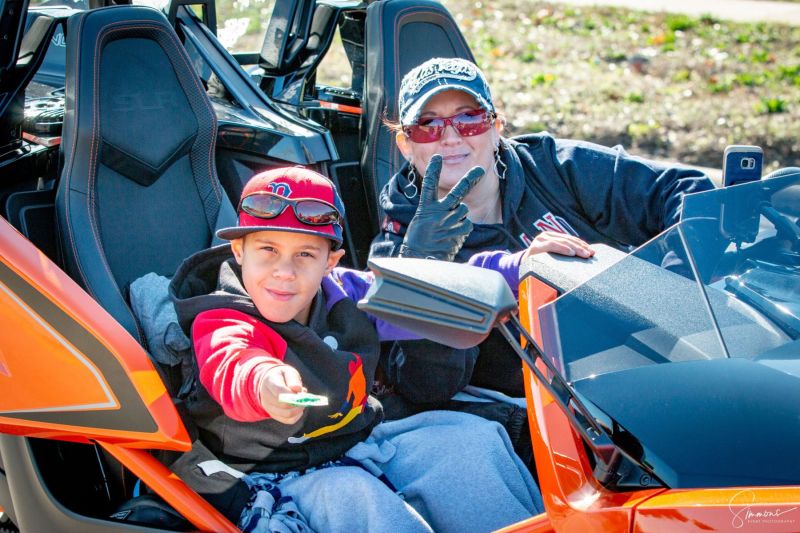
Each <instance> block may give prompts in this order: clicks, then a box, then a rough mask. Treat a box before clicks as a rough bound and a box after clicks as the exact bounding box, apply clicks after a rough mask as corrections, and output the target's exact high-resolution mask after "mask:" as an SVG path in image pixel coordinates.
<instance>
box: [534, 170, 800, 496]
mask: <svg viewBox="0 0 800 533" xmlns="http://www.w3.org/2000/svg"><path fill="white" fill-rule="evenodd" d="M798 215H800V173H797V174H795V175H790V176H786V177H782V178H776V179H770V180H766V181H763V182H754V183H750V184H745V185H738V186H735V187H729V188H725V189H716V190H713V191H708V192H704V193H699V194H695V195H691V196H689V197H687V198H686V200H685V204H684V213H683V218H682V220H681V222H680V223H679V224H677V225H676V226H674V227H672V228H670V229H669V230H667V231H665V232H664V233H662V234H661V235H660V236H658V237H657V238H655V239H653V240H651V241H650V242H648V243H647V244H645V245H644V246H642V247H641V248H639V249H638V250H636V251H635V252H633V253H632V254H630V255H629V256H627V257H626V258H625V259H623V260H622V261H620V262H618V263H616V264H615V265H613V266H611V267H610V268H608V269H607V270H605V271H604V272H602V273H601V274H599V275H597V276H596V277H594V278H592V279H590V280H589V281H587V282H586V283H584V284H582V285H580V286H578V287H577V288H575V289H573V290H572V291H570V292H568V293H567V294H565V295H563V296H562V297H560V298H559V299H557V300H556V301H554V302H552V303H550V304H548V305H546V306H544V307H542V308H541V309H540V311H539V316H540V319H541V324H542V339H543V348H544V351H545V353H546V354H547V356H548V357H550V358H551V360H552V361H553V363H554V365H555V366H556V368H557V369H559V371H560V373H561V374H562V377H563V378H564V379H565V380H566V381H567V382H569V383H571V384H572V386H573V387H574V389H575V391H576V392H577V393H578V394H579V396H580V397H581V398H583V399H585V400H588V402H589V404H590V405H591V406H592V409H593V411H595V413H594V414H595V415H596V416H597V417H598V419H600V420H604V419H611V420H606V425H607V427H609V428H610V427H616V425H619V426H620V427H622V428H624V429H625V431H627V432H630V434H632V435H634V436H635V437H636V438H637V439H639V444H640V445H641V446H642V448H643V450H644V453H643V456H644V459H645V460H646V461H648V462H649V463H650V464H652V465H653V466H654V469H655V471H656V472H657V473H658V475H659V476H660V477H661V478H662V479H663V480H664V481H665V482H667V484H668V485H669V486H680V487H685V486H731V485H748V484H750V485H770V484H790V483H797V482H798V481H800V467H798V466H797V461H794V460H791V461H790V460H789V459H790V458H792V457H794V452H793V451H791V447H792V446H794V444H791V445H790V444H789V443H797V442H800V341H798V340H797V339H798V337H800V276H798V268H800V226H798ZM612 422H613V423H612ZM746 424H750V426H749V427H752V428H756V427H757V428H759V430H758V431H748V430H746V429H744V428H745V427H748V426H747V425H746ZM689 442H691V443H692V444H691V446H689V445H687V443H689ZM784 448H786V449H784ZM759 450H760V451H762V452H766V454H765V455H763V456H762V455H760V454H758V453H755V454H754V451H755V452H758V451H759ZM767 455H769V456H771V457H767ZM733 465H736V466H735V467H734V466H733ZM748 465H749V466H748Z"/></svg>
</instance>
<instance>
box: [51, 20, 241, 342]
mask: <svg viewBox="0 0 800 533" xmlns="http://www.w3.org/2000/svg"><path fill="white" fill-rule="evenodd" d="M216 131H217V123H216V116H215V114H214V110H213V108H212V106H211V102H210V101H209V99H208V96H207V94H206V91H205V88H204V86H203V84H202V82H201V81H200V79H199V78H198V77H197V75H196V74H195V72H194V70H193V69H192V66H191V64H190V62H189V58H188V56H187V54H186V51H185V50H184V48H183V46H182V44H181V42H180V41H179V40H178V37H177V35H176V34H175V31H174V30H173V28H172V27H171V26H170V25H169V24H168V22H167V20H166V18H165V17H164V15H163V14H162V13H161V12H159V11H156V10H154V9H151V8H149V7H144V6H114V7H107V8H101V9H96V10H90V11H85V12H81V13H78V14H76V15H74V16H73V17H71V18H70V19H69V21H68V26H67V61H66V113H65V117H64V128H63V142H62V150H63V155H64V169H63V172H62V175H61V180H60V182H59V184H58V190H57V195H56V217H57V218H56V220H57V224H58V229H59V233H60V235H59V238H60V245H61V249H62V253H63V259H64V263H65V268H66V269H67V272H68V273H69V274H70V275H71V276H72V277H73V278H74V279H75V280H77V281H78V282H79V283H80V284H82V285H83V287H84V288H85V289H86V290H87V291H88V292H89V293H90V294H91V295H92V296H93V297H94V298H95V299H96V300H97V301H98V302H99V303H100V304H101V305H102V306H103V307H104V308H105V309H106V310H108V311H109V312H110V313H111V315H112V316H114V318H116V319H117V321H119V322H120V324H122V325H123V326H124V327H125V329H126V330H128V332H130V334H131V335H133V336H134V338H136V339H137V340H139V342H141V343H144V337H143V335H142V333H141V331H140V328H139V326H138V325H137V322H136V319H135V318H134V316H133V314H132V312H131V309H130V307H129V305H128V301H127V288H128V286H129V284H130V283H131V282H132V281H134V280H135V279H137V278H139V277H141V276H143V275H144V274H147V273H149V272H155V273H156V274H160V275H163V276H168V277H169V276H171V275H172V274H173V273H174V272H175V270H176V269H177V267H178V265H179V264H180V263H181V261H182V260H183V259H184V258H185V257H188V256H189V255H191V254H193V253H194V252H197V251H199V250H201V249H203V248H206V247H208V246H209V245H211V244H212V241H213V239H214V235H213V234H214V229H215V228H216V227H220V226H222V225H229V224H230V223H235V213H234V209H233V207H232V206H231V204H230V201H229V200H228V198H227V196H226V195H225V194H224V192H223V190H222V187H221V185H220V183H219V180H218V178H217V172H216V168H215V162H214V147H215V141H216Z"/></svg>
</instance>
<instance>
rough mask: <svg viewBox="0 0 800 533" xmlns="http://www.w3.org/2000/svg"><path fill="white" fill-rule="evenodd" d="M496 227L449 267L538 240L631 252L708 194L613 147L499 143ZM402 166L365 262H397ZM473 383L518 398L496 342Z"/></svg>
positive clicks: (476, 232) (698, 184)
mask: <svg viewBox="0 0 800 533" xmlns="http://www.w3.org/2000/svg"><path fill="white" fill-rule="evenodd" d="M500 156H501V160H502V162H503V164H504V165H505V167H506V169H505V172H504V176H503V179H501V180H500V195H501V198H502V207H503V223H501V224H475V225H474V229H473V230H472V233H470V235H469V236H468V237H467V239H466V241H465V242H464V246H463V247H462V248H461V250H460V251H459V253H458V255H457V256H456V261H458V262H466V261H467V260H469V258H470V257H472V256H473V255H475V254H477V253H479V252H485V251H490V250H508V251H518V250H522V249H524V248H526V247H527V244H528V243H529V242H530V241H531V240H533V238H534V237H535V236H536V235H537V234H538V233H540V232H541V231H548V230H549V231H558V232H562V233H571V234H573V235H577V236H578V237H580V238H582V239H583V240H585V241H587V242H589V243H604V244H608V245H610V246H613V247H615V248H618V249H621V250H625V251H627V250H630V249H631V248H633V247H635V246H639V245H641V244H643V243H644V242H646V241H647V240H649V239H650V238H652V237H654V236H655V235H657V234H658V233H660V232H661V231H663V230H664V229H666V228H668V227H669V226H671V225H673V224H675V223H676V222H678V221H679V219H680V212H681V207H682V201H683V196H684V195H686V194H689V193H694V192H700V191H705V190H709V189H712V188H713V184H712V183H711V181H710V180H709V179H708V178H707V177H706V176H705V175H704V174H703V173H702V172H700V171H699V170H696V169H691V168H688V167H679V166H668V165H665V164H663V163H657V162H654V161H649V160H646V159H642V158H639V157H635V156H631V155H629V154H628V153H626V152H625V150H624V149H623V148H622V147H619V146H617V147H614V148H607V147H604V146H600V145H597V144H592V143H588V142H583V141H573V140H566V139H556V138H554V137H552V136H550V135H549V134H547V133H539V134H531V135H524V136H521V137H516V138H513V139H503V140H502V141H501V144H500ZM408 171H409V168H408V165H405V166H404V167H403V168H402V169H401V170H400V171H399V172H398V173H397V174H395V175H394V176H393V177H392V178H391V179H390V180H389V182H388V183H387V184H386V186H385V187H384V189H383V190H382V191H381V195H380V202H381V208H382V209H383V211H384V212H385V215H386V216H385V218H384V220H383V223H382V228H383V232H382V233H381V234H379V235H378V236H377V237H376V238H375V240H374V241H373V244H372V250H371V252H370V253H371V255H372V256H373V257H383V256H392V255H397V253H398V252H399V249H400V244H401V243H402V242H403V237H404V236H405V233H406V229H407V228H408V224H409V223H410V222H411V219H412V218H413V217H414V213H415V212H416V210H417V205H418V204H419V194H415V193H416V191H418V190H419V187H420V183H416V184H415V185H416V187H412V186H410V184H409V180H408ZM472 383H473V384H475V385H480V386H485V387H489V388H493V389H496V390H500V391H503V392H506V393H509V394H514V395H522V394H523V393H524V391H523V389H522V372H521V368H520V363H519V360H518V359H517V358H516V356H514V355H513V354H511V353H510V350H508V349H507V346H506V345H505V341H503V340H502V338H501V337H500V336H499V335H496V334H495V335H491V336H490V337H489V339H487V341H486V342H485V343H484V345H482V346H481V355H480V357H479V359H478V362H477V364H476V367H475V371H474V374H473V379H472Z"/></svg>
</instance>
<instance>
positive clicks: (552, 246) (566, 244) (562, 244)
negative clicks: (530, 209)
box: [525, 231, 594, 259]
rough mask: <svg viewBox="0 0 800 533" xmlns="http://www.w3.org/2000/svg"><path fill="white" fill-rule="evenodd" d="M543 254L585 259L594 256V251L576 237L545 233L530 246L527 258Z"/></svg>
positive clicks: (526, 254)
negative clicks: (548, 253)
mask: <svg viewBox="0 0 800 533" xmlns="http://www.w3.org/2000/svg"><path fill="white" fill-rule="evenodd" d="M542 252H550V253H553V254H561V255H571V256H578V257H582V258H584V259H588V258H590V257H592V256H593V255H594V250H592V249H591V248H590V247H589V245H588V244H587V243H586V242H585V241H583V240H581V239H579V238H578V237H575V236H574V235H569V234H566V233H557V232H555V231H543V232H541V233H540V234H539V235H537V236H536V238H535V239H533V242H532V243H531V244H530V246H528V249H527V250H525V257H528V256H530V255H533V254H540V253H542Z"/></svg>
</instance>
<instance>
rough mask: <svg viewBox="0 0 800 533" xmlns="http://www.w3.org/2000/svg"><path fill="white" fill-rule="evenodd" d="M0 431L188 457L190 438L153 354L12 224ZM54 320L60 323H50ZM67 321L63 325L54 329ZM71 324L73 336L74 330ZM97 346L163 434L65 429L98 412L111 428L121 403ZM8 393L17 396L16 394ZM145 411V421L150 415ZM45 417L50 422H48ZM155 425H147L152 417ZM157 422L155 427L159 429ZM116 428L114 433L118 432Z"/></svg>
mask: <svg viewBox="0 0 800 533" xmlns="http://www.w3.org/2000/svg"><path fill="white" fill-rule="evenodd" d="M0 270H2V274H3V277H2V278H0V320H2V324H3V327H2V330H1V331H0V389H2V390H3V391H4V394H3V395H2V396H0V431H3V432H5V433H11V434H17V435H26V436H36V437H46V438H60V439H64V440H74V441H83V442H87V441H91V440H93V439H102V440H106V441H110V442H117V443H126V442H127V443H129V444H130V445H133V446H136V447H150V448H164V449H174V450H187V449H189V448H190V446H191V444H190V441H189V437H188V434H187V433H186V429H185V428H184V426H183V423H182V422H181V420H180V417H179V415H178V413H177V411H176V410H175V407H174V405H173V404H172V401H171V399H170V397H169V395H168V393H167V391H166V389H165V387H164V385H163V382H162V381H161V378H160V377H159V375H158V373H157V372H156V370H155V368H154V367H153V364H152V363H151V362H150V358H149V357H148V355H147V353H145V351H144V350H143V349H142V347H141V346H140V345H139V344H138V342H137V341H136V340H135V339H133V338H132V337H131V336H130V335H129V334H128V333H127V332H126V331H125V330H124V328H122V326H120V325H119V324H118V323H117V322H116V321H115V320H114V319H113V318H112V317H111V316H110V315H109V314H108V313H107V312H106V311H105V310H104V309H103V308H102V307H100V305H99V304H97V302H95V301H94V300H93V299H92V298H91V297H90V296H89V295H88V294H87V293H86V292H85V291H84V290H83V289H81V288H80V287H79V286H78V285H77V284H76V283H75V282H74V281H73V280H72V279H70V277H69V276H68V275H67V274H66V273H65V272H63V271H62V270H61V269H60V268H58V266H56V265H55V264H54V263H53V262H52V261H50V260H49V259H48V258H47V257H46V256H45V255H44V254H43V253H42V252H41V251H40V250H38V249H37V248H36V247H35V246H34V245H33V244H32V243H31V242H30V241H28V240H27V239H25V237H23V236H22V235H21V234H19V233H18V232H17V231H16V230H15V229H14V228H13V227H12V226H11V225H10V224H9V223H8V222H6V221H5V220H4V219H0ZM48 314H49V315H50V316H48ZM53 317H57V318H58V319H59V320H60V322H59V325H54V324H55V320H54V319H53ZM64 324H68V326H69V327H66V326H64ZM70 339H81V340H82V341H87V342H86V345H91V346H95V347H97V348H98V350H97V351H98V352H99V351H102V352H103V353H104V354H110V356H107V357H106V358H107V359H110V358H113V364H114V365H115V367H116V368H118V369H120V370H119V372H118V373H117V374H118V375H117V376H116V377H115V379H117V381H119V380H120V379H121V378H120V375H123V376H127V378H125V379H129V380H130V383H127V382H125V385H126V386H127V390H132V391H134V392H133V394H134V398H135V395H136V394H138V397H139V398H141V401H142V402H143V403H144V406H145V407H146V411H147V412H149V416H150V417H152V422H150V425H151V426H153V427H154V430H152V431H150V430H148V431H129V430H126V429H118V428H125V427H126V426H125V423H124V422H125V421H124V420H120V421H119V424H118V425H117V428H113V424H106V425H105V426H103V425H100V423H98V426H93V425H92V423H91V418H90V417H87V416H84V417H83V418H82V419H81V420H84V421H85V420H88V423H82V424H75V423H68V422H65V423H62V421H61V420H59V418H58V416H56V415H57V414H58V413H64V414H63V415H60V416H62V417H64V418H65V419H66V418H67V415H69V414H74V413H76V412H77V413H81V412H87V411H89V412H93V413H98V414H100V415H103V416H104V417H105V418H104V420H110V419H111V415H109V414H108V412H113V411H120V410H121V408H122V407H124V406H121V401H122V400H121V399H120V398H118V393H117V392H115V390H121V389H120V384H119V383H118V382H117V383H116V384H115V387H116V388H114V387H112V386H111V385H110V384H109V383H108V382H107V379H110V378H108V376H107V375H104V374H103V373H101V371H100V370H99V369H98V366H97V363H96V361H97V357H98V355H97V354H96V353H83V352H82V351H81V350H80V349H79V348H78V347H77V346H76V342H74V341H73V340H70ZM8 391H12V392H11V393H8ZM140 411H141V412H145V411H142V410H140ZM44 415H50V417H51V418H50V419H46V420H43V417H44ZM143 418H146V417H143ZM153 423H154V424H153ZM107 426H112V429H109V428H108V427H107Z"/></svg>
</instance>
